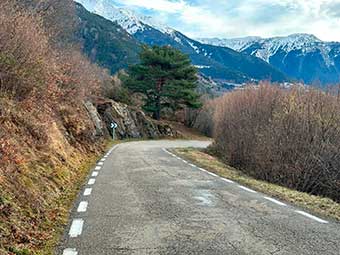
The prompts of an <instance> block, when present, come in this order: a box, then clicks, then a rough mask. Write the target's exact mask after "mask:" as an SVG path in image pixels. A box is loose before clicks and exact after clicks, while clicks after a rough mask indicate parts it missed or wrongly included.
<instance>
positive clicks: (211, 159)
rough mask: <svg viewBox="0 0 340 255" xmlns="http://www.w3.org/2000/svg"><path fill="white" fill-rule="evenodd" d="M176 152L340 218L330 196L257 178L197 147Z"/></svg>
mask: <svg viewBox="0 0 340 255" xmlns="http://www.w3.org/2000/svg"><path fill="white" fill-rule="evenodd" d="M175 153H176V154H177V155H178V156H181V157H183V158H185V159H187V160H190V161H192V162H194V163H195V164H197V165H199V166H201V167H204V168H205V169H207V170H209V171H211V172H214V173H216V174H218V175H219V176H222V177H225V178H229V179H231V180H234V181H236V182H238V183H240V184H244V185H246V186H248V187H251V188H253V189H255V190H257V191H259V192H263V193H265V194H269V195H271V196H273V197H276V198H278V199H281V200H284V201H287V202H289V203H292V204H295V205H297V206H300V207H303V208H306V209H307V210H310V211H312V212H314V213H316V214H319V215H323V216H327V217H331V218H334V219H336V220H340V204H339V203H336V202H334V201H333V200H331V199H329V198H323V197H319V196H314V195H309V194H307V193H303V192H299V191H296V190H291V189H288V188H285V187H282V186H279V185H275V184H272V183H268V182H264V181H259V180H256V179H254V178H252V177H249V176H247V175H245V174H244V173H242V172H241V171H239V170H237V169H235V168H232V167H230V166H228V165H226V164H224V163H222V162H221V161H220V160H219V159H218V158H216V157H215V156H212V155H209V154H208V153H206V152H204V151H201V150H197V149H192V148H189V149H176V150H175Z"/></svg>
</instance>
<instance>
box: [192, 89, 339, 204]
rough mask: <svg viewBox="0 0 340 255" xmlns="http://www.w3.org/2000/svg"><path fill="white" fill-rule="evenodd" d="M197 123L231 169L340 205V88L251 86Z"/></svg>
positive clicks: (215, 104) (214, 104) (218, 102)
mask: <svg viewBox="0 0 340 255" xmlns="http://www.w3.org/2000/svg"><path fill="white" fill-rule="evenodd" d="M211 116H213V117H211ZM196 125H197V126H198V127H200V128H201V130H202V131H203V132H205V133H207V134H212V136H213V138H214V140H215V142H214V144H213V145H212V146H211V148H210V149H211V150H212V151H213V152H214V155H217V156H218V157H219V158H220V159H221V160H222V161H223V162H225V163H227V164H229V165H230V166H232V167H235V168H237V169H240V170H241V171H242V172H244V173H246V174H247V175H249V176H252V177H254V178H256V179H258V180H263V181H267V182H269V183H274V184H278V185H282V186H284V187H287V188H290V189H294V190H298V191H301V192H306V193H309V194H313V195H318V196H321V197H328V198H331V199H333V200H334V201H337V202H340V170H339V169H340V97H339V93H338V91H337V90H336V91H335V90H330V91H328V92H326V91H321V90H317V89H313V88H310V87H308V88H306V87H294V88H291V89H282V88H280V87H278V86H274V85H270V84H261V85H260V86H250V87H249V88H247V89H245V90H239V91H234V92H231V93H228V94H226V95H224V96H223V97H221V98H218V99H215V100H213V101H210V102H209V103H208V104H206V105H205V106H204V107H203V110H202V111H201V113H200V114H199V116H198V118H197V123H196Z"/></svg>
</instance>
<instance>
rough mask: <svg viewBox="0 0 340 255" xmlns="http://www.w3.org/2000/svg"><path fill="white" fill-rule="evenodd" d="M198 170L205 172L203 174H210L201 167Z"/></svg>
mask: <svg viewBox="0 0 340 255" xmlns="http://www.w3.org/2000/svg"><path fill="white" fill-rule="evenodd" d="M198 169H199V170H201V171H203V172H208V171H207V170H205V169H204V168H202V167H199V168H198Z"/></svg>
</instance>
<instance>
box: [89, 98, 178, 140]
mask: <svg viewBox="0 0 340 255" xmlns="http://www.w3.org/2000/svg"><path fill="white" fill-rule="evenodd" d="M85 105H86V108H87V109H88V111H89V114H90V116H91V118H92V119H93V122H94V124H95V126H96V130H97V131H96V132H97V135H105V134H108V133H110V135H112V129H111V127H110V125H111V123H113V122H114V123H117V125H118V127H117V129H116V136H117V138H119V139H126V138H149V139H150V138H151V139H157V138H162V137H173V138H175V137H179V134H178V133H177V132H176V131H175V130H174V129H173V128H172V127H171V126H170V125H168V124H165V123H162V122H160V121H155V120H153V119H151V118H149V117H148V116H146V115H145V113H144V112H143V111H141V110H139V109H136V108H133V107H130V106H128V105H126V104H122V103H117V102H115V101H113V100H108V99H104V98H93V99H92V100H91V101H87V102H86V104H85ZM94 109H96V110H94Z"/></svg>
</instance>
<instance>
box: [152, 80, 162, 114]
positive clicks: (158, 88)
mask: <svg viewBox="0 0 340 255" xmlns="http://www.w3.org/2000/svg"><path fill="white" fill-rule="evenodd" d="M163 85H164V79H162V78H161V79H159V80H158V81H157V85H156V91H157V96H156V110H155V112H154V114H153V118H154V119H155V120H160V119H161V110H162V109H161V93H162V88H163Z"/></svg>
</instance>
